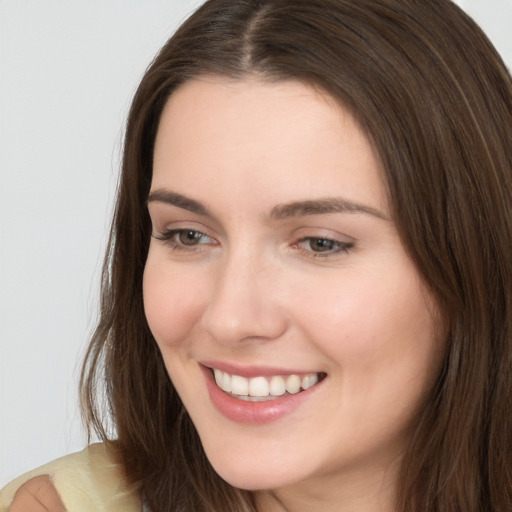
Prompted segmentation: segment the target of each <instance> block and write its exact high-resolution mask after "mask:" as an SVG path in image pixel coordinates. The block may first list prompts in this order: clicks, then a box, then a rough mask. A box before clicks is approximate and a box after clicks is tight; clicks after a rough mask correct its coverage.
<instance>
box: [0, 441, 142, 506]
mask: <svg viewBox="0 0 512 512" xmlns="http://www.w3.org/2000/svg"><path fill="white" fill-rule="evenodd" d="M39 475H49V477H50V479H51V480H52V482H53V485H54V486H55V488H56V489H57V492H58V493H59V495H60V497H61V500H62V502H63V503H64V506H65V507H66V511H67V512H140V511H141V503H140V499H139V496H138V495H137V493H135V492H133V491H130V490H129V489H128V486H127V484H126V481H125V479H124V476H123V471H122V468H121V466H120V464H119V463H118V462H116V461H115V460H114V458H113V457H112V454H111V453H109V451H108V450H107V449H106V447H105V445H103V444H100V443H98V444H93V445H90V446H88V447H87V448H85V449H84V450H82V451H81V452H78V453H73V454H71V455H66V456H65V457H61V458H60V459H56V460H54V461H52V462H50V463H48V464H45V465H44V466H41V467H39V468H37V469H34V470H32V471H29V472H28V473H26V474H24V475H22V476H20V477H18V478H16V479H14V480H13V481H12V482H10V483H9V484H7V485H6V486H5V487H4V488H3V489H2V490H1V491H0V512H6V511H7V510H8V508H7V507H8V506H9V505H10V503H11V502H12V500H13V498H14V495H15V494H16V491H17V490H18V489H19V487H20V486H21V485H23V484H24V483H25V482H26V481H27V480H30V479H31V478H33V477H35V476H39Z"/></svg>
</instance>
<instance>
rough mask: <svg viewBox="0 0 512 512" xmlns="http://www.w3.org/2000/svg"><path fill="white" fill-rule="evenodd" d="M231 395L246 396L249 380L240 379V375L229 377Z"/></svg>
mask: <svg viewBox="0 0 512 512" xmlns="http://www.w3.org/2000/svg"><path fill="white" fill-rule="evenodd" d="M231 393H233V394H234V395H248V394H249V379H246V378H245V377H240V375H233V376H232V377H231Z"/></svg>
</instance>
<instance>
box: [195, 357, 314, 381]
mask: <svg viewBox="0 0 512 512" xmlns="http://www.w3.org/2000/svg"><path fill="white" fill-rule="evenodd" d="M200 364H201V365H203V366H205V367H207V368H211V369H213V368H216V369H217V370H221V371H223V372H226V373H229V374H230V375H239V376H240V377H246V378H248V379H249V378H252V377H271V376H273V375H306V374H309V373H324V372H321V371H317V370H299V369H289V368H281V367H277V366H260V365H250V366H242V365H238V364H233V363H229V362H224V361H200Z"/></svg>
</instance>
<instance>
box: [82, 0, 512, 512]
mask: <svg viewBox="0 0 512 512" xmlns="http://www.w3.org/2000/svg"><path fill="white" fill-rule="evenodd" d="M205 74H216V75H222V76H228V77H232V78H243V77H244V76H246V75H248V74H256V75H258V76H259V77H260V78H263V79H265V80H268V81H279V80H286V79H296V80H299V81H301V82H304V83H307V84H310V85H313V86H315V87H318V88H320V89H322V90H324V91H326V92H328V93H329V94H330V95H331V96H332V97H333V98H334V99H336V100H337V101H338V102H339V103H340V104H342V105H343V106H344V107H345V108H347V109H349V110H350V111H351V112H352V113H353V115H354V116H355V117H356V119H357V120H358V121H359V123H360V125H361V126H362V127H363V129H364V130H365V132H366V134H367V136H368V138H369V140H370V141H371V143H372V145H373V147H374V149H375V152H376V154H377V156H378V157H379V158H380V160H381V162H382V167H383V169H384V179H385V182H386V185H387V188H388V194H389V198H390V202H391V205H392V213H393V217H394V219H395V221H396V225H397V228H398V230H399V233H400V235H401V238H402V241H403V244H404V246H405V248H406V250H407V251H408V253H409V255H410V257H411V258H412V259H413V261H414V262H415V264H416V266H417V268H418V271H419V272H420V273H421V274H422V276H423V278H424V280H425V282H426V283H428V286H429V287H430V289H431V290H432V293H433V294H434V296H435V297H436V299H437V301H438V304H439V306H440V309H441V311H442V315H443V318H442V322H443V328H444V329H445V330H446V332H447V353H446V358H445V361H444V364H443V367H442V371H441V372H440V375H439V376H438V379H437V381H436V383H435V385H434V387H433V389H432V390H431V393H430V396H429V399H428V401H427V403H426V405H425V407H424V410H423V411H422V414H421V417H420V418H419V419H418V423H417V428H416V430H415V433H414V435H413V439H412V441H411V443H410V446H409V447H408V450H407V452H406V453H405V455H404V459H403V463H402V475H401V478H400V480H399V482H398V488H397V510H398V511H400V512H421V511H425V512H455V511H458V512H460V511H464V512H481V511H484V510H485V511H493V512H510V510H512V421H511V419H512V418H511V415H512V412H511V411H510V407H511V405H512V401H511V398H512V396H511V390H512V330H511V321H512V81H511V77H510V74H509V73H508V71H507V69H506V67H505V66H504V64H503V62H502V61H501V59H500V57H499V56H498V54H497V53H496V51H495V49H494V48H493V46H492V45H491V43H490V42H489V41H488V40H487V38H486V37H485V35H484V34H483V33H482V31H481V30H480V29H479V28H478V27H477V26H476V24H475V23H474V22H473V21H472V20H471V19H470V18H469V17H467V16H466V15H465V14H464V13H463V12H462V11H461V10H460V9H459V8H458V7H457V6H456V5H454V4H453V3H452V2H450V1H449V0H428V1H425V0H357V1H354V0H210V1H208V2H206V3H205V4H204V5H203V6H202V7H200V8H199V9H198V10H197V11H196V12H195V14H193V15H192V16H191V17H190V18H189V19H188V20H187V21H186V22H185V23H184V24H183V25H182V26H181V27H180V29H179V30H178V31H177V32H176V34H174V35H173V37H172V38H171V39H170V40H169V41H168V43H167V44H166V45H165V46H164V47H163V49H162V50H161V52H160V53H159V54H158V56H157V57H156V58H155V60H154V62H153V63H152V64H151V65H150V67H149V68H148V70H147V72H146V74H145V76H144V78H143V79H142V82H141V84H140V86H139V89H138V91H137V93H136V95H135V98H134V101H133V104H132V107H131V111H130V114H129V118H128V123H127V129H126V138H125V143H124V160H123V168H122V175H121V180H120V184H119V190H118V197H117V205H116V209H115V214H114V220H113V225H112V231H111V235H110V248H109V251H108V254H107V256H106V260H105V265H104V271H103V288H102V301H101V318H100V321H99V325H98V328H97V330H96V332H95V334H94V337H93V339H92V341H91V344H90V347H89V350H88V354H87V358H86V361H85V363H84V367H83V373H82V382H81V391H82V405H83V410H84V417H85V420H86V422H87V424H88V426H89V428H90V429H91V430H95V431H96V432H97V433H98V434H99V435H100V436H101V438H103V439H104V440H105V441H107V440H108V439H116V441H115V446H116V448H117V449H118V450H119V454H120V457H121V459H122V462H123V464H124V467H125V468H126V472H127V475H128V477H129V479H130V480H131V481H132V482H133V483H134V485H136V486H137V487H138V488H139V489H140V491H141V493H142V495H143V496H144V498H145V500H146V501H147V502H148V504H149V506H150V508H151V510H153V511H154V512H158V511H164V510H165V511H171V510H172V511H194V512H197V511H202V510H205V511H207V510H208V511H217V512H218V511H222V512H227V511H243V510H247V511H249V510H255V506H254V502H253V498H252V495H251V493H249V492H247V491H241V490H238V489H234V488H232V487H231V486H229V485H228V484H227V483H225V482H224V481H222V480H221V479H220V477H218V476H217V475H216V474H215V472H214V471H213V469H212V468H211V466H210V464H209V462H208V460H207V459H206V457H205V455H204V452H203V450H202V447H201V444H200V441H199V439H198V436H197V433H196V431H195V429H194V426H193V425H192V423H191V421H190V419H189V417H188V415H187V412H186V411H185V410H184V408H183V405H182V404H181V401H180V399H179V397H178V396H177V393H176V391H175V389H174V387H173V385H172V383H171V381H170V380H169V377H168V375H167V372H166V370H165V367H164V364H163V362H162V358H161V356H160V353H159V350H158V348H157V345H156V343H155V341H154V339H153V338H152V335H151V333H150V331H149V328H148V325H147V323H146V319H145V317H144V311H143V303H142V275H143V270H144V264H145V259H146V255H147V251H148V244H149V237H150V223H149V218H148V213H147V209H146V200H147V196H148V192H149V187H150V183H151V173H152V154H153V144H154V141H155V135H156V131H157V128H158V123H159V118H160V114H161V112H162V109H163V107H164V105H165V103H166V101H167V99H168V98H169V96H170V95H171V94H172V92H173V91H174V90H175V89H176V88H177V87H179V86H180V85H181V84H183V83H184V82H186V81H187V80H190V79H192V78H194V77H198V76H200V75H205ZM104 404H107V406H106V407H103V405H104ZM109 417H110V418H111V419H112V423H111V424H110V425H111V429H110V428H109V427H108V426H106V425H107V420H108V418H109ZM107 442H108V441H107Z"/></svg>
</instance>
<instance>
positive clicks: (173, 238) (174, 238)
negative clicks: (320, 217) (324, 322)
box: [153, 229, 354, 258]
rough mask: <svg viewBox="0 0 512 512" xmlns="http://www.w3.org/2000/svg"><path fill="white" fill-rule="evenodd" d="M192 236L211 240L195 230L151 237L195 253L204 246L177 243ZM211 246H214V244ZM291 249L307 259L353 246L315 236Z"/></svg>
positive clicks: (345, 249) (348, 249) (176, 248)
mask: <svg viewBox="0 0 512 512" xmlns="http://www.w3.org/2000/svg"><path fill="white" fill-rule="evenodd" d="M187 233H188V234H193V239H201V238H202V237H205V238H207V239H209V240H213V239H212V238H210V237H209V236H208V235H206V234H204V233H202V232H201V231H197V230H195V229H170V230H167V231H164V232H163V233H161V234H159V235H153V238H155V239H156V240H159V241H161V242H163V243H165V244H167V245H170V246H171V247H172V249H173V251H186V252H195V251H198V250H200V249H198V248H197V247H198V246H199V245H205V244H200V243H193V244H186V243H183V241H181V242H180V241H179V237H181V236H183V235H185V234H187ZM193 239H192V240H193ZM314 242H317V243H318V242H321V244H320V245H322V244H324V243H327V245H329V246H330V248H328V249H327V250H325V251H314V250H312V248H311V244H312V243H314ZM304 243H308V244H309V247H310V249H305V248H304V247H301V245H302V244H304ZM212 245H216V242H215V241H214V243H213V244H212ZM292 247H294V248H296V249H297V250H299V251H300V252H301V254H304V255H305V256H307V257H309V258H328V257H329V256H334V255H337V254H341V253H348V252H349V251H350V250H351V249H352V248H353V247H354V244H353V243H350V242H341V241H339V240H334V239H332V238H327V237H325V238H324V237H315V236H306V237H303V238H301V239H300V240H298V241H296V242H295V243H293V245H292Z"/></svg>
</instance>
